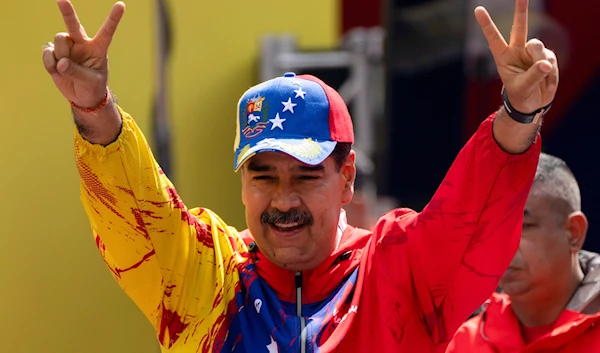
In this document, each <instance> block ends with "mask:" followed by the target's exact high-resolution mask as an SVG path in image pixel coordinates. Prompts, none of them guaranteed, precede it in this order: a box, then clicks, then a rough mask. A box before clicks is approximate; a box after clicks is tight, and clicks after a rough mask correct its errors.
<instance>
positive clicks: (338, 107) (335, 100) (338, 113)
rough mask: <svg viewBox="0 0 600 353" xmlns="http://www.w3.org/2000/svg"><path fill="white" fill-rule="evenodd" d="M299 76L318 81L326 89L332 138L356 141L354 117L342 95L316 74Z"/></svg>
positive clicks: (339, 140) (342, 140) (341, 140)
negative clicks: (353, 124) (351, 116)
mask: <svg viewBox="0 0 600 353" xmlns="http://www.w3.org/2000/svg"><path fill="white" fill-rule="evenodd" d="M298 78H302V79H305V80H309V81H313V82H316V83H318V84H319V85H320V86H321V87H322V88H323V90H324V91H325V95H327V99H328V100H329V133H330V135H331V139H332V140H333V141H337V142H349V143H354V128H353V127H352V119H351V118H350V113H348V107H347V106H346V103H345V102H344V100H343V99H342V96H340V94H339V93H338V92H337V91H336V90H334V89H333V88H331V87H329V86H328V85H327V84H326V83H325V82H323V81H321V80H320V79H318V78H316V77H315V76H312V75H300V76H298Z"/></svg>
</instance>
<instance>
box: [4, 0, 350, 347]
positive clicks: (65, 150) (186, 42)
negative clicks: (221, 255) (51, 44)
mask: <svg viewBox="0 0 600 353" xmlns="http://www.w3.org/2000/svg"><path fill="white" fill-rule="evenodd" d="M73 2H74V4H75V6H76V8H77V10H78V12H79V17H80V19H81V20H82V22H83V23H84V25H85V26H86V28H87V30H88V33H89V34H92V33H94V32H95V31H96V29H97V28H98V27H99V26H100V24H101V23H102V21H103V19H104V17H105V16H106V15H107V14H108V11H109V9H110V6H111V5H112V0H95V1H89V0H85V1H84V0H73ZM170 2H171V3H172V4H175V5H174V9H173V12H174V13H173V15H174V21H173V22H174V33H175V35H176V37H175V53H174V54H175V55H174V57H173V61H172V65H171V67H172V70H171V74H172V76H171V94H172V100H171V103H172V106H171V112H172V113H173V120H174V121H173V123H174V129H173V136H174V150H175V154H176V156H175V160H174V162H175V167H176V168H175V171H174V172H175V178H174V179H175V182H176V185H177V186H178V188H179V191H180V194H181V195H182V197H183V198H184V200H185V201H186V203H187V204H188V205H189V206H196V205H202V206H206V207H210V208H212V209H214V210H215V211H217V212H219V213H220V214H221V216H222V217H223V218H224V219H225V220H227V221H229V222H230V223H231V224H233V225H236V226H238V227H242V226H243V223H244V222H243V209H242V206H241V203H240V201H239V181H238V177H237V176H236V175H235V174H234V173H233V172H232V171H231V165H232V141H233V133H234V127H235V125H234V124H235V122H234V116H235V103H236V102H237V99H238V96H239V95H240V94H241V93H242V92H243V91H244V90H245V89H246V88H248V87H249V86H250V85H252V84H253V83H255V82H254V79H255V77H256V73H255V66H256V63H257V59H258V58H257V55H258V45H257V42H258V38H259V36H260V35H261V34H263V33H268V32H269V33H270V32H282V31H285V32H288V31H289V32H292V33H296V34H297V35H298V36H299V39H300V43H301V44H302V45H306V46H322V47H328V46H331V45H333V44H334V43H335V41H336V32H337V28H338V25H337V12H338V10H337V8H336V6H337V4H336V2H334V1H333V0H303V1H302V2H287V1H276V0H270V1H267V0H257V1H252V2H251V1H219V2H217V1H208V0H200V1H197V0H195V1H192V0H187V1H186V0H179V1H170ZM152 4H153V1H149V0H148V1H141V0H130V1H128V2H127V6H128V8H127V11H126V14H125V17H124V19H123V21H122V23H121V25H120V27H119V29H118V32H117V36H116V38H115V41H114V42H113V46H112V50H111V52H110V56H111V60H112V61H111V87H112V89H113V90H114V91H115V93H116V94H117V95H118V97H119V100H120V102H121V104H122V105H123V106H124V108H125V109H126V110H127V111H129V112H130V113H131V114H133V116H134V117H135V118H136V120H137V121H138V123H139V124H140V125H141V127H142V128H143V129H144V130H145V131H148V132H150V130H149V126H150V125H149V120H148V116H149V109H150V107H151V96H152V86H153V79H152V77H153V75H154V69H153V66H152V65H153V64H154V62H153V60H152V56H153V55H154V48H153V46H152V37H153V36H154V28H153V26H152V23H153V18H154V17H153V16H154V14H153V9H152ZM308 19H310V21H311V23H310V24H309V23H308V22H307V20H308ZM62 30H63V25H62V20H61V18H60V14H59V12H58V9H57V7H56V4H55V1H52V0H33V1H10V2H6V3H4V4H3V7H2V11H0V32H1V33H4V34H5V35H4V37H3V38H4V39H3V41H4V43H3V45H2V48H3V50H2V55H0V77H1V84H0V109H1V110H0V116H1V125H0V133H1V137H2V138H0V151H1V152H0V168H1V171H2V172H1V173H0V195H2V196H1V197H2V202H0V221H1V223H0V276H1V277H0V278H1V279H2V282H0V283H2V284H1V286H2V288H0V313H1V314H0V351H1V352H3V353H4V352H6V353H22V352H27V353H30V352H31V353H34V352H35V353H37V352H48V353H55V352H56V353H59V352H60V353H63V352H67V353H70V352H86V353H96V352H102V353H106V352H111V353H113V352H114V353H120V352H127V353H136V352H140V353H141V352H144V353H149V352H158V348H157V345H156V343H155V340H154V338H153V332H152V329H151V327H150V325H149V324H147V323H146V322H145V320H144V318H143V316H142V314H141V313H139V312H138V310H137V308H135V306H134V305H133V304H132V302H131V301H130V300H129V299H128V298H127V297H126V296H125V295H124V294H123V293H122V292H121V290H120V289H119V288H118V287H117V285H116V284H115V283H114V281H113V280H112V278H111V277H110V274H109V272H108V271H106V270H105V268H104V264H103V262H102V260H101V258H100V256H99V255H98V254H97V252H96V249H95V245H94V243H93V241H92V237H91V235H90V232H89V226H88V223H87V220H86V218H85V215H84V213H83V210H82V207H81V206H80V203H79V199H78V182H77V175H76V170H75V168H74V165H73V158H72V150H71V148H72V123H71V118H70V113H69V107H68V104H67V103H66V102H65V101H64V100H63V99H62V97H61V96H60V94H59V93H58V92H57V91H56V89H55V88H54V86H53V84H52V82H51V80H50V78H49V77H48V76H47V75H46V72H45V71H44V68H43V65H42V63H41V45H42V44H43V43H44V42H47V41H49V40H52V36H53V34H54V33H56V32H59V31H62ZM148 135H149V134H148ZM203 152H204V153H210V155H206V154H203ZM203 183H206V184H212V185H211V186H206V187H201V185H202V184H203ZM218 188H219V189H221V190H222V192H221V193H217V189H218Z"/></svg>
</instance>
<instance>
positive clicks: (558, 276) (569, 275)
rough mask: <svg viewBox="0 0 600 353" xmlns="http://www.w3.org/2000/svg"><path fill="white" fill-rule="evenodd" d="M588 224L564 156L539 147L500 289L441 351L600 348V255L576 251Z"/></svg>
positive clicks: (563, 351)
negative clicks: (519, 228) (520, 229)
mask: <svg viewBox="0 0 600 353" xmlns="http://www.w3.org/2000/svg"><path fill="white" fill-rule="evenodd" d="M587 229H588V222H587V219H586V217H585V215H584V213H583V212H582V211H581V196H580V191H579V185H578V184H577V180H576V179H575V177H574V176H573V174H572V173H571V171H570V170H569V167H568V166H567V164H566V163H565V162H564V161H563V160H561V159H559V158H557V157H554V156H551V155H548V154H544V153H542V155H541V156H540V160H539V164H538V168H537V172H536V176H535V181H534V184H533V187H532V189H531V192H530V194H529V197H528V199H527V203H526V204H525V211H524V219H523V232H522V236H521V243H520V246H519V250H518V251H517V253H516V254H515V257H514V258H513V260H512V262H511V264H510V266H509V267H508V270H507V271H506V272H505V273H504V276H503V277H502V279H501V280H500V289H501V292H502V293H495V294H493V295H492V297H491V298H490V299H489V300H488V302H487V303H486V304H484V309H483V311H482V312H481V313H480V314H479V315H478V316H476V317H474V318H472V319H471V320H469V321H467V322H466V323H465V324H463V325H462V327H461V328H460V329H459V330H458V332H457V333H456V335H455V337H454V339H453V340H452V342H451V343H450V344H449V346H448V349H447V351H446V352H447V353H463V352H478V353H492V352H494V353H516V352H547V353H550V352H557V353H558V352H561V353H567V352H600V325H599V324H600V322H598V320H599V319H600V312H599V311H600V255H598V254H594V253H591V252H587V251H583V250H581V248H582V246H583V243H584V240H585V237H586V232H587Z"/></svg>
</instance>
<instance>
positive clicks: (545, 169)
mask: <svg viewBox="0 0 600 353" xmlns="http://www.w3.org/2000/svg"><path fill="white" fill-rule="evenodd" d="M535 182H536V184H538V185H539V187H542V188H543V191H544V192H546V193H548V195H552V196H553V198H555V199H556V200H557V201H560V203H561V204H563V207H561V210H560V211H561V213H563V216H566V215H568V214H569V213H571V212H574V211H581V192H580V190H579V185H578V184H577V180H576V179H575V176H574V175H573V172H571V169H570V168H569V167H568V166H567V163H565V161H563V160H562V159H560V158H558V157H555V156H552V155H549V154H546V153H542V154H541V155H540V159H539V162H538V166H537V170H536V173H535Z"/></svg>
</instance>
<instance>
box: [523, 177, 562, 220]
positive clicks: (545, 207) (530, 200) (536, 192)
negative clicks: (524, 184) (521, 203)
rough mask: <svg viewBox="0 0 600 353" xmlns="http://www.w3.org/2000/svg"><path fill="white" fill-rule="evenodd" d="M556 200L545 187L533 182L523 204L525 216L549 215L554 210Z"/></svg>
mask: <svg viewBox="0 0 600 353" xmlns="http://www.w3.org/2000/svg"><path fill="white" fill-rule="evenodd" d="M556 203H557V200H556V198H555V197H554V196H553V195H552V194H551V190H548V188H547V187H545V185H543V184H541V183H539V182H535V183H534V184H533V186H532V187H531V191H530V192H529V196H528V197H527V202H526V204H525V216H527V215H540V216H544V215H549V212H551V211H554V210H555V209H556V206H557V205H556Z"/></svg>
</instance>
